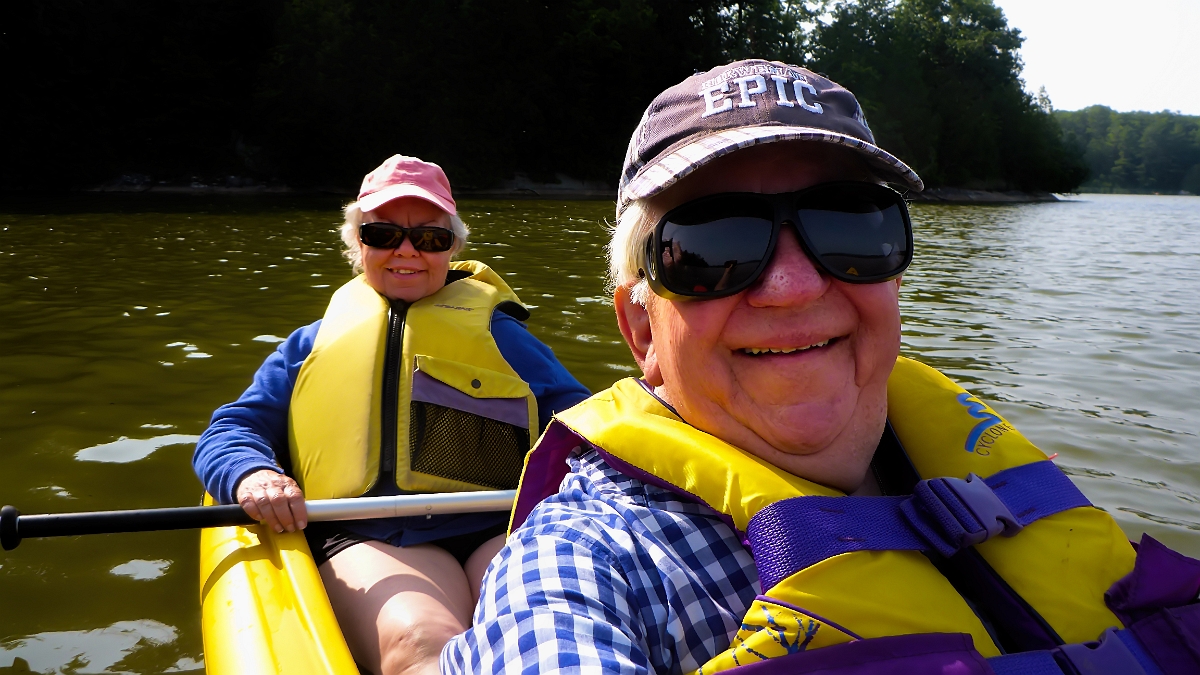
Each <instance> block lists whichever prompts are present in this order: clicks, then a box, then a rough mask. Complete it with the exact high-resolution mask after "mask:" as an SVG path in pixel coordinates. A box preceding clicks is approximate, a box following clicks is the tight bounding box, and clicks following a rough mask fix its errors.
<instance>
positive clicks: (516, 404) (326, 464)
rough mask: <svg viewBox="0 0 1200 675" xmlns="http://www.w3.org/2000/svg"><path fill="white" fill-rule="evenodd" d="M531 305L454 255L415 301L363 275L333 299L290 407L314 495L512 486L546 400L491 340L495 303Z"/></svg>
mask: <svg viewBox="0 0 1200 675" xmlns="http://www.w3.org/2000/svg"><path fill="white" fill-rule="evenodd" d="M495 310H499V311H503V312H506V313H509V314H511V315H513V316H515V317H516V318H518V319H522V320H523V319H526V318H528V316H529V313H528V311H527V310H526V309H525V308H524V307H523V306H522V305H521V304H520V300H519V299H518V298H517V296H516V294H515V293H513V291H512V289H511V288H509V287H508V284H506V283H504V280H503V279H501V278H500V277H499V276H498V275H497V274H496V273H495V272H493V271H492V270H491V269H490V268H489V267H488V266H487V265H484V264H483V263H478V262H473V261H459V262H453V263H451V264H450V273H449V276H448V277H447V283H446V285H445V286H444V287H442V288H441V289H440V290H438V291H437V292H436V293H434V294H432V295H429V296H427V297H425V298H422V299H420V300H418V301H416V302H414V303H411V304H409V303H405V302H403V301H399V300H391V301H389V300H388V299H387V298H385V297H383V296H381V295H380V294H379V293H377V292H376V291H375V290H374V289H372V288H371V287H370V286H369V285H367V283H366V280H365V279H364V277H362V276H359V277H357V278H355V279H353V280H351V281H350V282H349V283H347V284H346V285H344V286H342V287H341V288H339V289H338V290H337V291H336V292H335V293H334V294H333V298H332V299H331V300H330V301H329V307H328V309H326V310H325V317H324V319H322V321H321V327H320V329H319V330H318V331H317V336H316V340H315V343H314V345H313V350H312V353H311V354H310V355H309V356H308V358H307V359H305V361H304V364H303V365H302V366H301V367H300V373H299V375H298V376H297V378H296V386H295V389H294V390H293V392H292V400H291V407H290V410H289V414H288V434H289V441H290V448H289V455H290V459H291V471H292V473H293V474H294V477H295V478H296V481H297V482H298V483H299V484H300V487H301V489H303V490H304V494H305V497H307V498H309V499H331V498H339V497H356V496H361V495H365V494H371V495H377V494H402V493H405V492H460V491H468V490H496V489H512V488H515V487H516V484H517V480H518V478H519V477H520V472H521V467H522V465H523V462H524V459H525V455H526V453H527V452H528V451H529V448H530V438H531V435H530V431H531V430H536V429H537V428H538V414H537V400H536V399H535V398H534V395H533V393H532V392H531V391H530V389H529V385H528V384H527V383H526V382H525V381H524V380H522V379H521V378H520V376H518V375H517V373H516V371H514V370H513V369H512V367H511V366H510V365H509V364H508V362H507V361H505V360H504V357H503V356H502V355H501V354H500V350H499V348H497V346H496V341H495V340H494V339H492V334H491V330H490V327H491V321H492V312H493V311H495Z"/></svg>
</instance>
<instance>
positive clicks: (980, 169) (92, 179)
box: [0, 0, 1157, 191]
mask: <svg viewBox="0 0 1200 675" xmlns="http://www.w3.org/2000/svg"><path fill="white" fill-rule="evenodd" d="M3 11H4V13H5V14H6V25H7V26H9V29H8V30H6V31H5V32H4V33H3V35H0V54H3V59H4V62H5V63H6V64H9V67H8V68H6V70H7V73H8V74H7V75H6V76H5V77H6V78H7V84H6V86H5V90H6V94H7V97H6V98H7V105H5V106H3V110H2V112H0V115H3V116H4V117H3V120H4V122H3V123H4V128H5V129H6V131H7V133H6V134H5V138H4V140H3V141H0V142H2V143H4V144H5V146H6V152H5V155H6V156H7V157H9V158H11V159H10V161H7V162H4V163H3V166H2V167H0V172H2V173H0V186H2V187H4V188H8V189H13V188H41V189H65V188H77V187H81V186H85V185H89V184H95V183H96V182H98V181H103V180H106V179H109V178H112V177H113V176H115V175H119V174H122V173H140V174H146V175H148V176H152V177H153V179H155V180H167V181H173V182H179V181H188V180H192V179H193V178H196V179H200V180H205V181H209V182H212V181H214V180H217V179H220V178H221V177H224V176H240V177H245V178H250V179H253V180H256V181H269V180H277V181H283V182H286V183H288V184H290V185H293V186H297V187H318V188H319V187H323V186H337V187H340V188H353V187H354V186H356V185H357V182H358V180H360V178H361V176H362V174H363V173H365V171H367V170H368V169H370V168H372V167H374V166H375V165H377V164H378V163H379V162H380V161H381V160H382V159H383V158H385V157H387V156H389V155H391V154H393V153H396V152H403V153H405V154H412V155H417V156H420V157H423V158H426V159H430V160H433V161H436V162H438V163H440V164H442V165H443V166H444V167H446V169H447V171H448V173H449V174H450V177H451V179H452V181H454V183H455V185H456V186H458V187H476V188H486V187H489V186H491V185H495V184H496V183H497V182H498V181H501V180H504V179H507V178H510V177H512V176H513V175H515V174H516V173H518V172H520V173H524V174H526V175H528V176H529V177H530V178H532V179H533V180H537V181H553V180H555V176H556V175H558V174H565V175H569V176H572V177H574V178H579V179H590V180H601V181H604V182H606V183H608V184H610V185H613V184H615V178H616V176H617V173H618V171H619V168H620V162H621V159H622V157H623V155H624V150H625V147H626V144H627V142H628V136H629V134H630V132H631V131H632V129H633V127H634V125H635V124H636V123H637V120H638V119H639V117H640V116H641V113H642V111H643V109H644V108H645V106H646V105H647V104H648V103H649V102H650V100H651V98H653V96H654V95H655V94H657V93H658V92H659V91H661V90H662V89H664V88H666V87H668V86H670V85H672V84H675V83H677V82H679V81H680V80H682V79H683V78H685V77H687V76H688V75H691V74H692V73H693V72H696V71H698V70H707V69H709V68H712V67H714V66H716V65H719V64H722V63H725V62H728V61H731V60H734V59H738V58H745V57H751V56H754V57H760V58H768V59H773V60H780V61H785V62H789V63H794V64H797V65H802V66H805V67H808V68H810V69H811V70H814V71H817V72H821V73H824V74H827V75H828V76H829V77H831V78H832V79H834V80H835V81H838V82H840V83H842V84H844V85H846V86H847V87H849V88H850V89H851V90H852V91H854V92H855V93H856V94H857V95H858V97H859V99H860V101H861V102H862V105H863V107H864V110H865V112H866V114H867V119H868V121H869V123H870V124H871V125H872V128H873V129H874V131H875V133H876V136H877V139H878V141H879V143H880V144H881V145H882V146H883V147H885V148H888V149H889V150H891V151H893V152H894V153H895V154H897V155H898V156H900V157H901V158H903V159H905V160H906V161H908V162H909V163H911V164H912V165H913V166H914V168H916V169H917V171H918V172H920V173H921V175H922V176H923V177H924V178H925V179H926V182H927V183H928V184H929V185H931V186H957V187H976V188H987V189H1022V190H1049V191H1065V190H1071V189H1074V188H1076V187H1077V186H1079V185H1080V184H1081V183H1082V182H1083V181H1084V180H1085V179H1086V177H1087V172H1088V169H1087V166H1088V165H1087V164H1086V163H1085V149H1084V147H1083V146H1082V145H1080V144H1079V143H1077V142H1073V141H1072V140H1071V139H1072V138H1082V136H1081V135H1080V132H1078V131H1073V132H1072V133H1073V134H1074V136H1064V134H1063V130H1062V128H1061V126H1060V125H1061V124H1064V123H1065V122H1064V120H1067V119H1068V118H1066V117H1063V116H1055V115H1054V114H1052V112H1051V109H1050V105H1049V101H1048V100H1046V99H1045V98H1044V97H1042V98H1038V97H1034V96H1031V95H1030V94H1028V93H1027V92H1026V91H1025V90H1024V88H1023V83H1022V82H1021V80H1020V70H1021V62H1020V57H1019V53H1018V50H1019V48H1020V44H1021V37H1020V33H1019V31H1018V30H1017V29H1015V28H1014V27H1012V26H1009V25H1008V24H1007V22H1006V20H1005V18H1004V16H1003V13H1002V12H1001V11H1000V10H999V9H998V8H997V7H996V6H995V5H993V4H992V2H991V0H825V1H820V2H811V1H810V2H805V1H799V2H790V1H788V0H748V1H746V2H737V3H732V2H728V1H725V0H692V1H684V0H556V1H555V2H545V0H537V1H534V0H439V1H438V2H427V1H421V2H417V1H414V0H259V1H257V2H246V1H245V0H190V1H188V2H183V1H182V0H104V1H103V2H84V1H83V0H41V1H40V2H34V3H9V4H8V6H6V8H5V9H4V10H3ZM1072 128H1073V127H1072ZM1088 147H1089V148H1090V146H1088ZM1086 153H1087V155H1086V156H1087V157H1088V158H1090V157H1092V154H1091V153H1092V151H1091V150H1090V149H1087V150H1086ZM1147 175H1149V174H1147ZM1155 175H1157V174H1155Z"/></svg>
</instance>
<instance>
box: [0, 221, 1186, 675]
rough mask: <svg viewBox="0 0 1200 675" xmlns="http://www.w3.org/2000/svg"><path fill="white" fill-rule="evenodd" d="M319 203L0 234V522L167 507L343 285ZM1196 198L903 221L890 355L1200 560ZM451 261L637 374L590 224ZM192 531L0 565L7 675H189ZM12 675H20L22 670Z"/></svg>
mask: <svg viewBox="0 0 1200 675" xmlns="http://www.w3.org/2000/svg"><path fill="white" fill-rule="evenodd" d="M338 206H339V203H338V202H337V201H336V200H332V199H313V200H303V201H302V200H291V201H250V200H226V201H211V200H207V199H203V198H197V199H183V200H179V199H175V200H169V201H154V200H147V199H124V200H121V199H104V200H96V199H90V200H78V199H77V200H75V201H72V202H69V203H66V204H57V205H53V206H48V205H47V204H46V203H44V202H41V203H36V204H32V203H30V204H17V205H10V207H9V208H8V209H7V210H6V211H5V213H0V460H2V461H3V470H2V471H0V503H6V504H8V503H11V504H15V505H17V506H18V507H19V508H21V510H22V511H25V512H27V513H38V512H55V511H70V510H93V509H122V508H138V507H152V506H183V505H191V504H195V503H197V501H198V499H199V497H200V492H201V488H200V486H199V484H198V482H197V481H196V479H195V478H194V477H193V475H192V473H191V469H190V464H189V460H190V457H191V452H192V447H193V446H192V444H193V443H194V440H195V437H196V435H198V434H199V433H200V432H201V431H202V430H203V429H204V427H205V425H206V423H207V420H208V416H209V414H210V413H211V411H212V410H213V408H215V407H216V406H218V405H220V404H221V403H224V402H226V401H229V400H231V399H233V398H235V397H236V396H237V395H238V394H239V393H240V392H241V391H242V389H243V388H244V387H245V386H246V385H247V384H248V383H249V381H250V378H251V375H252V373H253V372H254V369H255V368H256V367H257V366H258V364H259V363H260V362H261V361H262V359H263V358H264V357H265V356H266V355H267V354H268V353H269V352H270V351H271V350H272V349H273V348H274V346H275V344H276V343H277V342H278V341H279V340H281V339H282V338H283V337H285V336H286V335H287V334H288V333H289V332H291V331H292V330H294V329H296V328H297V327H299V326H301V325H304V324H307V323H309V322H311V321H313V320H315V319H316V318H319V317H320V315H321V313H322V311H323V309H324V307H325V304H326V302H327V300H328V298H329V295H330V294H331V293H332V292H333V290H334V289H336V288H337V287H338V286H339V285H340V284H341V283H343V282H345V281H346V280H347V279H349V278H350V271H349V267H348V265H347V264H346V263H345V262H344V260H343V259H342V258H341V256H340V253H339V249H338V238H337V236H336V234H335V233H334V232H333V229H334V228H335V227H336V225H337V223H338ZM1198 206H1200V200H1190V201H1188V200H1185V199H1184V198H1179V199H1177V200H1175V201H1172V200H1171V199H1169V198H1157V199H1156V198H1152V197H1151V198H1146V197H1143V198H1106V199H1102V198H1096V199H1089V200H1085V201H1081V202H1077V203H1070V204H1054V205H1038V206H1027V207H1004V208H981V207H949V208H947V207H942V208H933V207H917V208H915V210H914V220H915V221H916V222H917V241H918V249H917V251H918V252H917V255H918V258H917V262H916V263H915V264H914V266H913V268H912V270H911V271H910V273H909V274H908V276H907V278H906V281H905V286H904V292H903V299H902V311H903V313H904V318H905V335H904V341H905V346H904V349H905V351H906V353H909V354H912V355H917V356H919V357H920V358H922V359H923V360H925V361H927V362H929V363H931V364H932V365H935V366H937V367H939V368H942V369H944V370H945V371H946V372H948V373H949V374H951V375H952V376H953V377H954V378H956V379H958V380H959V381H961V382H963V383H964V384H967V385H968V386H970V387H972V388H973V389H974V390H975V391H976V392H977V393H979V394H980V395H982V396H984V397H985V398H987V399H988V400H990V401H992V402H994V405H996V406H997V407H998V408H999V409H1000V410H1001V412H1002V413H1004V414H1005V415H1007V416H1009V417H1010V419H1011V420H1012V421H1013V422H1014V423H1015V424H1016V425H1017V426H1018V427H1019V428H1021V429H1022V430H1023V431H1024V432H1025V433H1026V435H1027V436H1029V437H1030V438H1032V439H1033V440H1034V441H1035V442H1037V443H1039V444H1041V445H1042V446H1043V447H1045V448H1046V449H1047V450H1048V451H1049V452H1059V453H1060V458H1059V460H1058V461H1059V463H1060V465H1062V466H1064V467H1065V468H1066V469H1067V470H1068V472H1070V473H1072V474H1074V475H1075V476H1077V478H1078V479H1079V482H1080V485H1081V486H1082V487H1083V489H1084V490H1085V492H1087V494H1088V495H1089V496H1090V497H1091V498H1092V499H1093V500H1094V501H1095V502H1096V503H1097V504H1098V505H1100V506H1102V507H1104V508H1106V509H1108V510H1109V511H1111V512H1113V513H1114V515H1116V516H1117V517H1118V519H1119V520H1120V522H1121V524H1122V526H1123V527H1125V529H1126V531H1127V532H1128V533H1129V534H1130V535H1131V536H1135V535H1137V534H1138V533H1139V532H1141V531H1150V532H1152V533H1153V534H1154V535H1155V536H1158V537H1160V538H1162V539H1164V540H1165V541H1167V542H1168V543H1170V544H1172V545H1174V546H1177V547H1179V548H1181V549H1182V550H1185V551H1187V552H1189V553H1191V554H1193V555H1195V554H1198V553H1200V537H1198V536H1197V534H1198V533H1197V530H1200V516H1198V515H1197V504H1198V503H1200V500H1198V498H1197V497H1198V495H1200V462H1198V461H1197V452H1196V450H1197V447H1196V445H1197V444H1196V436H1197V434H1198V433H1200V424H1198V423H1197V421H1196V420H1195V418H1194V417H1193V414H1192V410H1191V407H1192V404H1193V403H1194V402H1195V401H1197V400H1200V384H1197V381H1198V380H1200V378H1197V377H1196V375H1197V374H1200V344H1198V342H1197V338H1196V337H1195V336H1197V335H1200V318H1198V316H1200V314H1198V313H1197V311H1196V310H1195V308H1194V306H1193V305H1192V302H1193V299H1194V298H1195V297H1197V296H1200V216H1198V215H1197V214H1200V208H1197V207H1198ZM461 207H462V211H463V216H464V219H465V220H466V221H467V222H468V224H470V226H471V227H472V237H471V244H470V246H469V248H468V251H467V253H466V254H465V256H464V257H470V258H474V259H478V260H482V261H484V262H486V263H488V264H490V265H492V266H493V267H494V268H495V269H496V270H497V271H499V272H500V273H501V274H503V275H505V278H506V279H507V280H508V281H509V283H510V284H511V285H512V286H513V287H514V289H516V291H517V292H518V293H519V294H520V296H521V297H522V299H523V300H524V301H525V302H526V303H528V304H529V305H530V306H531V307H533V318H532V319H531V322H530V329H531V331H532V332H533V333H534V334H535V335H537V336H538V337H539V338H540V339H542V340H543V341H544V342H546V343H547V344H548V345H550V346H551V348H553V349H554V351H555V353H556V354H557V355H558V356H559V358H560V359H561V360H562V361H563V363H564V364H565V365H566V366H567V368H568V369H570V370H571V372H573V373H574V374H575V375H576V376H577V377H578V378H579V379H580V380H581V381H582V382H583V383H584V384H585V385H587V386H588V387H589V388H591V389H592V390H598V389H601V388H603V387H605V386H607V385H608V384H610V383H611V382H613V381H614V380H616V379H618V378H621V377H625V376H628V375H634V374H636V373H637V370H636V368H635V366H634V364H633V361H632V359H631V358H630V356H629V352H628V350H627V348H626V347H625V346H624V343H623V342H622V341H621V338H620V334H619V333H618V331H617V329H616V324H615V321H614V320H613V316H612V306H611V303H610V300H609V299H608V297H607V295H606V294H605V292H604V281H603V276H604V270H605V261H604V244H605V243H606V232H605V226H604V219H605V218H610V217H611V204H609V203H600V202H545V201H475V202H464V203H463V204H462V205H461ZM197 544H198V542H197V536H196V535H195V533H192V532H175V533H162V534H139V535H132V534H131V535H110V536H94V537H81V538H75V539H64V540H41V541H30V542H26V543H24V544H22V546H21V547H20V548H19V549H17V550H16V551H13V552H10V553H6V554H4V555H3V556H2V557H0V672H5V671H7V672H18V671H17V670H8V669H7V668H6V667H8V666H10V664H13V663H14V661H15V659H17V658H20V659H23V660H24V663H27V664H28V665H29V667H30V668H31V670H32V671H33V672H80V673H90V672H137V673H152V672H163V671H167V670H174V671H192V670H197V669H202V667H203V666H202V663H203V657H202V654H201V642H200V628H199V607H198V588H197V576H198V569H197V555H198V552H197ZM18 667H20V666H18Z"/></svg>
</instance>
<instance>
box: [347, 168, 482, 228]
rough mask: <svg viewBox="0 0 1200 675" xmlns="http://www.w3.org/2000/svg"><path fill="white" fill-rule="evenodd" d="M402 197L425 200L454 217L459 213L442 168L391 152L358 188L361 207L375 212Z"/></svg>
mask: <svg viewBox="0 0 1200 675" xmlns="http://www.w3.org/2000/svg"><path fill="white" fill-rule="evenodd" d="M401 197H416V198H418V199H424V200H425V201H427V202H430V203H431V204H433V205H434V206H436V207H438V208H439V209H441V210H443V211H445V212H446V213H449V214H450V215H452V216H453V215H457V213H458V208H457V206H455V204H454V196H453V195H452V194H451V193H450V181H449V179H447V178H446V172H444V171H442V167H440V166H438V165H437V164H434V163H432V162H423V161H421V160H419V159H417V158H416V157H405V156H404V155H392V156H391V157H390V158H388V160H387V161H386V162H384V163H383V164H380V165H379V168H377V169H375V170H374V171H372V172H371V173H369V174H367V177H366V178H363V182H362V187H361V188H359V190H358V207H359V208H360V209H362V210H363V211H374V210H375V209H377V208H379V207H380V206H383V205H384V204H386V203H388V202H390V201H392V200H393V199H399V198H401Z"/></svg>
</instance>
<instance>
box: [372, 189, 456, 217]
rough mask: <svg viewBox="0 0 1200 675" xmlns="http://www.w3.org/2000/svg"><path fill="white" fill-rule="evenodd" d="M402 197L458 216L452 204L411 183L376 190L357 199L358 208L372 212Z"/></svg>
mask: <svg viewBox="0 0 1200 675" xmlns="http://www.w3.org/2000/svg"><path fill="white" fill-rule="evenodd" d="M402 197H416V198H417V199H424V200H425V201H427V202H429V203H431V204H433V205H434V206H436V207H438V208H439V209H441V210H443V211H445V212H446V213H449V214H450V215H452V216H454V215H458V209H457V207H456V206H455V204H454V202H452V201H449V200H447V199H446V198H445V197H442V196H440V195H436V194H434V193H432V192H430V191H429V190H426V189H425V188H423V187H420V186H419V185H413V184H412V183H397V184H395V185H388V186H387V187H385V188H383V189H382V190H377V191H375V192H372V193H371V194H369V195H366V196H364V197H359V199H358V208H360V209H362V210H363V212H367V211H374V210H375V209H377V208H379V207H381V206H383V205H384V204H386V203H388V202H390V201H392V200H395V199H400V198H402Z"/></svg>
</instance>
